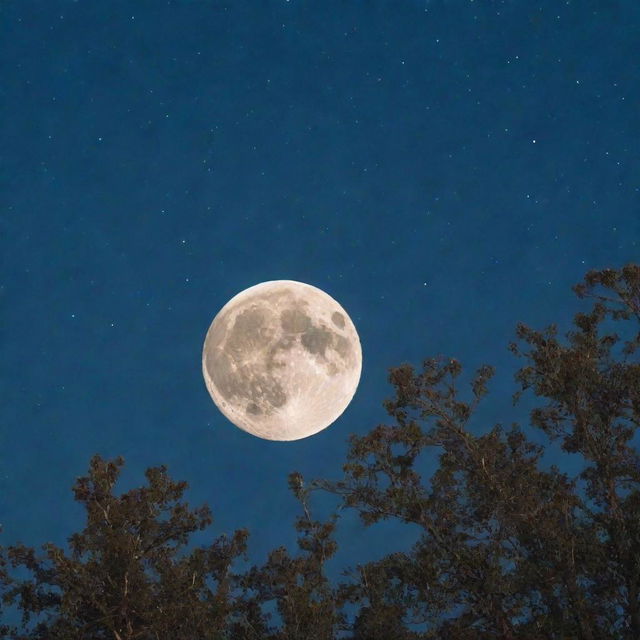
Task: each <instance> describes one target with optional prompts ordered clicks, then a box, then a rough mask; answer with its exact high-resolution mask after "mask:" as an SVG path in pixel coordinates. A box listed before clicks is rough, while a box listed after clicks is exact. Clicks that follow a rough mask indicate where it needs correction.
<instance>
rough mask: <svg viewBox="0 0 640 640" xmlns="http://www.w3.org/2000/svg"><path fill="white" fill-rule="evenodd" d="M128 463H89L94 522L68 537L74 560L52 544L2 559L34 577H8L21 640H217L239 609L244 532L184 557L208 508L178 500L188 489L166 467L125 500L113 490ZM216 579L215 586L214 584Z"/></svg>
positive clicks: (89, 507) (81, 493)
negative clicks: (235, 605) (236, 589)
mask: <svg viewBox="0 0 640 640" xmlns="http://www.w3.org/2000/svg"><path fill="white" fill-rule="evenodd" d="M123 464H124V460H123V459H122V458H121V457H120V458H117V459H116V460H115V461H114V462H105V461H104V460H102V458H100V456H97V455H96V456H94V457H93V458H92V459H91V463H90V470H89V475H88V476H86V477H81V478H79V479H78V480H77V482H76V483H75V486H74V488H73V491H74V494H75V498H76V500H78V501H79V502H82V503H83V504H84V505H85V508H86V511H87V525H86V527H85V529H84V530H83V531H82V532H81V533H80V534H74V535H73V536H71V538H70V539H69V543H70V549H71V555H69V556H68V555H66V554H65V553H64V551H63V550H62V549H60V548H58V547H56V546H55V545H53V544H51V543H47V544H45V545H43V547H42V548H43V550H44V551H45V556H44V557H37V556H36V554H35V552H34V550H33V549H32V548H29V547H26V546H24V545H16V546H12V547H9V548H8V550H7V552H6V553H3V554H2V556H1V557H2V559H1V560H0V570H1V569H2V567H3V566H7V565H8V564H11V566H12V567H13V568H17V567H24V568H26V569H28V570H30V571H31V572H32V574H33V578H32V579H31V580H22V581H16V580H10V579H7V575H6V574H5V580H4V585H5V593H4V595H3V601H4V603H5V604H13V603H16V604H17V605H18V606H19V608H20V609H21V610H22V613H23V616H22V624H23V628H24V627H28V623H29V622H30V620H31V619H32V618H33V617H37V618H38V620H37V623H36V624H34V625H31V627H30V628H29V629H28V631H27V632H23V633H21V634H19V633H18V631H17V629H10V630H9V629H6V628H5V629H4V633H5V636H9V635H10V634H13V635H11V637H15V638H19V639H23V638H24V639H26V638H30V639H36V638H37V639H40V638H41V639H42V640H45V639H47V640H50V639H54V638H55V639H58V638H59V639H67V638H68V639H69V640H71V639H73V640H79V639H84V638H87V639H89V638H91V639H98V638H114V639H115V640H125V639H127V640H132V639H133V638H145V639H146V638H149V639H151V638H163V639H165V638H167V639H174V638H175V639H184V640H194V639H195V638H202V639H206V638H209V639H212V640H213V639H218V638H221V637H222V636H221V632H222V629H223V626H224V624H225V623H226V620H227V616H228V615H229V611H230V610H231V608H232V605H231V602H230V597H229V590H230V576H229V569H230V565H231V563H232V561H233V559H234V558H235V557H237V556H238V555H240V554H241V553H244V552H245V550H246V539H247V536H248V533H247V531H246V530H239V531H236V532H235V533H234V534H233V536H231V538H230V539H228V538H227V537H225V536H224V535H223V536H221V537H220V538H218V539H217V540H215V541H214V542H213V543H212V544H211V545H210V546H209V547H207V548H198V549H195V550H194V551H193V552H192V553H190V554H189V555H186V556H184V557H181V558H176V554H177V552H178V551H179V550H181V548H182V547H184V545H185V544H186V542H187V540H188V538H189V535H190V534H191V533H193V532H194V531H196V530H202V529H204V528H205V527H207V526H208V525H209V524H210V523H211V513H210V510H209V508H208V507H207V506H203V507H200V508H198V509H196V510H194V511H191V510H189V506H188V504H184V503H181V502H180V498H181V497H182V494H183V492H184V490H185V488H186V486H187V484H186V483H185V482H178V483H175V482H172V481H171V479H170V478H169V477H168V475H167V473H166V468H165V467H164V466H160V467H156V468H150V469H148V470H147V472H146V474H145V475H146V477H147V480H148V486H147V487H142V488H138V489H133V490H131V491H129V492H127V493H125V494H123V495H121V496H119V497H116V496H114V495H113V493H112V491H113V487H114V484H115V482H116V480H117V478H118V475H119V468H120V467H122V465H123ZM213 582H215V587H214V585H213V584H212V583H213Z"/></svg>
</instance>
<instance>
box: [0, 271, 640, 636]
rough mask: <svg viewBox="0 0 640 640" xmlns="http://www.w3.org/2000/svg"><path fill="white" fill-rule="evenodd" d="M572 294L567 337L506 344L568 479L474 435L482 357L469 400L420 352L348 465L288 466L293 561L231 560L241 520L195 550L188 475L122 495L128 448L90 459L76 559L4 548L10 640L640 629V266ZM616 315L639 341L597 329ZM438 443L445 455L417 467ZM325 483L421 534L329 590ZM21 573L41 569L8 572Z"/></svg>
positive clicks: (535, 424) (50, 549)
mask: <svg viewBox="0 0 640 640" xmlns="http://www.w3.org/2000/svg"><path fill="white" fill-rule="evenodd" d="M573 290H574V292H575V293H576V294H577V296H578V297H579V298H590V299H592V300H594V303H593V306H592V308H591V310H590V311H589V312H588V313H582V312H581V313H577V314H576V316H575V318H574V326H575V330H572V331H570V332H568V333H567V335H566V338H567V341H566V342H564V343H562V342H561V341H559V340H558V339H557V327H556V326H555V325H551V326H550V327H548V328H546V329H545V330H544V331H536V330H534V329H531V328H529V327H527V326H526V325H524V324H519V325H518V326H517V330H516V335H517V338H518V339H519V344H517V343H511V344H510V345H509V348H510V349H511V351H512V352H513V353H514V354H515V355H516V356H518V357H520V358H523V359H524V360H525V361H526V364H525V366H523V367H522V368H521V369H520V370H519V371H518V372H517V373H516V376H515V378H516V381H517V383H518V385H519V390H518V391H517V392H516V393H515V394H514V397H513V402H514V405H515V404H516V403H517V402H518V401H519V399H520V397H521V395H522V394H523V393H525V392H526V391H528V390H530V391H532V392H533V393H534V395H535V397H536V398H537V399H538V401H537V403H536V404H537V406H536V407H535V408H534V409H533V410H532V411H531V413H530V426H531V428H536V429H540V430H541V431H542V432H544V433H545V434H546V436H548V438H549V440H550V441H557V442H559V444H560V446H561V448H562V449H563V450H564V451H566V452H568V453H573V454H579V455H580V456H581V457H582V459H583V461H584V469H583V470H582V471H581V472H580V473H579V474H578V475H577V476H576V477H573V478H570V477H569V476H568V475H567V473H564V472H562V471H561V470H560V469H558V468H557V467H556V466H555V465H552V466H551V467H550V469H547V470H545V469H543V468H541V465H540V458H541V456H542V454H543V452H544V448H543V447H542V446H541V445H538V444H534V443H533V442H530V441H529V440H528V439H527V438H526V436H525V434H524V433H523V432H522V430H521V428H520V426H519V425H518V424H517V423H512V424H511V428H510V429H509V430H505V429H504V428H503V427H502V425H500V424H498V425H495V426H494V427H493V428H492V429H491V430H489V431H487V432H486V433H483V434H482V435H477V436H476V435H473V434H472V433H471V430H470V428H469V426H470V423H471V421H472V418H473V417H474V413H475V411H476V409H477V407H478V405H479V403H480V402H481V400H482V398H483V397H484V396H485V395H486V393H487V383H488V382H489V380H490V379H491V377H492V376H493V374H494V370H493V368H492V367H491V366H488V365H483V366H481V367H480V368H479V369H478V371H477V372H476V374H475V376H474V378H473V380H472V382H471V385H470V387H471V388H470V392H471V396H470V398H469V399H468V400H467V401H465V400H462V399H461V398H460V391H459V388H458V387H459V382H458V378H459V376H460V374H461V372H462V367H461V365H460V363H459V362H458V361H457V360H455V359H451V358H443V357H436V358H429V359H427V360H425V361H424V363H423V365H422V370H421V371H420V372H416V370H415V369H414V368H413V367H412V366H411V365H408V364H403V365H401V366H399V367H396V368H392V369H391V370H390V377H389V379H390V382H391V383H392V385H393V387H394V389H395V397H394V398H393V399H390V400H387V401H386V402H385V403H384V406H385V408H386V410H387V412H388V414H389V416H390V417H391V418H392V419H393V424H391V425H378V426H377V427H375V428H374V429H373V430H372V431H371V432H369V433H368V434H366V435H364V436H356V435H352V436H350V439H349V450H348V453H347V461H346V463H345V465H344V466H343V471H344V477H343V478H342V479H340V480H326V479H315V480H312V481H310V482H308V483H305V480H304V478H303V476H302V475H301V474H300V473H298V472H293V473H291V474H290V476H289V488H290V490H291V491H292V492H293V494H294V495H295V496H296V498H297V499H298V500H299V502H300V505H301V510H302V514H301V515H300V516H299V517H298V519H297V521H296V523H295V526H296V529H297V531H298V533H299V534H300V535H299V538H298V546H299V552H298V554H297V555H295V556H292V555H291V554H290V553H289V551H287V549H285V548H284V547H280V548H278V549H275V550H274V551H272V552H271V553H270V554H269V557H268V559H267V561H266V563H265V564H264V565H263V566H260V567H258V566H253V567H251V569H249V570H248V571H246V572H245V573H233V572H232V570H231V569H232V565H233V563H234V560H235V559H236V558H238V557H239V556H240V555H244V557H246V549H247V539H248V532H247V531H246V530H245V529H242V530H239V531H236V532H235V533H234V534H233V535H232V536H231V537H230V538H228V537H225V536H221V537H219V538H217V539H216V540H215V541H214V542H213V543H212V544H211V545H210V546H208V547H198V548H196V549H194V550H192V551H191V552H190V553H188V554H187V553H185V552H184V547H185V545H186V543H187V542H188V539H189V536H190V534H191V533H193V532H195V531H196V530H201V529H204V528H205V527H207V526H208V525H209V524H210V523H211V521H212V520H211V513H210V511H209V508H208V507H207V506H203V507H200V508H199V509H195V510H191V509H190V508H189V505H188V504H187V503H184V502H182V501H181V498H182V495H183V492H184V490H185V488H186V483H184V482H179V483H175V482H173V481H172V480H171V479H170V478H169V476H168V475H167V472H166V468H165V467H164V466H161V467H157V468H151V469H149V470H147V472H146V477H147V482H148V485H147V486H145V487H142V488H138V489H134V490H132V491H129V492H127V493H125V494H122V495H121V496H115V495H114V494H113V488H114V485H115V482H116V480H117V477H118V473H119V469H120V467H121V466H122V464H123V460H122V458H118V459H116V460H115V461H112V462H109V461H104V460H102V459H101V458H100V457H99V456H94V457H93V458H92V460H91V463H90V468H89V475H88V476H86V477H82V478H79V479H78V480H77V481H76V484H75V486H74V489H73V490H74V494H75V498H76V500H78V501H80V502H82V503H83V504H84V506H85V509H86V512H87V524H86V527H85V528H84V530H83V531H82V532H81V533H79V534H74V535H72V536H71V537H70V538H69V553H65V551H64V550H62V549H59V548H57V547H56V546H55V545H53V544H50V543H49V544H45V545H43V547H42V550H43V552H44V555H41V556H38V555H37V554H36V552H35V551H34V550H33V549H31V548H28V547H25V546H24V545H14V546H9V547H7V548H6V549H4V548H0V594H2V599H1V601H2V603H3V604H4V606H5V607H6V606H17V607H18V608H19V610H20V611H21V612H22V621H21V626H20V628H19V629H18V628H16V627H15V626H11V625H9V624H4V626H1V625H0V638H12V639H16V640H17V639H20V640H26V639H42V640H44V639H45V638H47V639H52V640H54V639H72V638H73V639H76V638H82V639H85V638H86V639H90V638H91V639H94V638H95V639H97V638H115V639H116V640H124V639H125V638H126V639H128V640H132V639H134V638H144V639H145V640H146V639H156V638H158V639H160V638H161V639H163V640H164V639H176V640H178V639H184V640H187V639H188V640H195V639H199V638H202V639H209V638H210V639H217V640H223V639H224V640H244V639H246V640H249V639H254V640H255V639H262V638H264V639H266V640H302V639H304V640H332V639H333V638H349V639H351V640H378V639H379V640H382V639H385V640H387V639H390V638H393V639H398V640H409V639H411V640H418V639H427V638H445V639H446V638H451V639H453V638H456V639H462V640H472V639H474V640H476V639H477V640H480V639H486V638H496V639H498V638H500V639H505V640H508V639H516V638H517V639H531V640H535V639H542V638H545V639H546V638H552V639H557V640H561V639H562V640H568V639H585V640H591V639H592V640H600V639H608V638H611V639H615V640H618V639H620V640H622V639H624V640H627V639H629V640H631V639H634V640H635V639H637V638H640V594H639V590H640V493H639V491H638V489H639V482H640V460H639V458H638V453H637V451H636V449H635V448H634V447H633V446H632V443H631V440H632V438H633V437H634V435H635V433H636V429H637V428H638V426H640V422H639V421H640V363H639V361H638V357H637V350H638V347H639V346H640V332H639V331H638V321H639V320H640V267H639V266H638V265H633V264H629V265H626V266H625V267H623V268H622V269H620V270H612V269H605V270H602V271H589V272H588V273H587V274H586V276H585V278H584V282H583V283H581V284H578V285H576V286H575V287H574V288H573ZM616 322H625V324H624V326H623V328H624V330H625V331H627V333H628V334H629V335H630V336H631V337H630V338H629V339H628V340H622V339H621V338H620V336H619V335H618V334H617V333H615V332H609V333H606V332H603V331H602V328H603V327H602V325H603V324H607V326H611V327H612V326H613V323H616ZM475 430H476V431H477V430H478V429H475ZM427 450H435V451H437V452H438V454H439V466H438V467H437V469H436V470H435V472H434V473H433V475H432V476H431V477H430V478H428V479H425V478H423V476H422V474H421V471H423V472H424V471H425V470H424V469H421V466H420V460H419V456H420V455H421V453H423V452H425V451H427ZM318 490H319V491H324V492H328V493H330V494H333V495H335V496H338V497H339V501H340V505H339V509H338V510H340V509H343V508H345V509H353V510H355V511H356V512H357V513H358V514H359V516H360V518H361V520H362V522H363V523H364V524H365V525H366V526H370V525H373V524H374V523H376V522H378V521H380V520H382V519H387V518H392V519H395V520H397V521H399V522H403V523H412V524H413V525H417V526H418V527H419V528H420V538H419V540H418V541H417V543H416V544H415V545H414V546H413V547H412V548H411V549H409V550H406V549H398V550H396V551H394V552H392V553H390V554H389V555H387V556H386V557H384V558H382V559H381V560H378V561H375V562H369V563H366V564H364V565H358V566H357V567H355V568H352V567H349V568H347V569H346V570H345V571H344V572H343V576H344V577H345V578H347V580H346V581H344V582H340V583H339V584H336V585H332V584H330V582H329V580H328V579H327V577H326V572H325V563H326V561H327V560H328V559H329V558H330V557H332V556H333V555H334V554H335V552H336V549H337V544H336V542H335V540H334V533H335V529H336V526H337V523H338V519H339V514H338V512H337V511H336V512H335V513H333V514H332V515H331V517H330V518H329V519H328V520H327V521H326V522H319V521H317V520H315V519H314V518H313V517H312V514H311V510H310V506H309V502H310V494H311V492H313V491H318ZM179 552H182V553H179ZM18 568H21V569H27V570H28V571H29V572H30V575H31V577H30V578H28V579H18V578H16V577H14V576H13V575H12V571H13V570H15V569H18ZM268 603H275V606H276V608H277V610H278V613H279V617H280V621H279V623H278V624H272V619H271V616H270V614H269V613H268V612H266V611H265V610H264V609H265V605H267V604H268ZM347 606H349V607H351V608H352V609H354V611H355V613H353V614H348V613H347ZM418 626H421V627H422V630H417V629H416V627H418Z"/></svg>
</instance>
